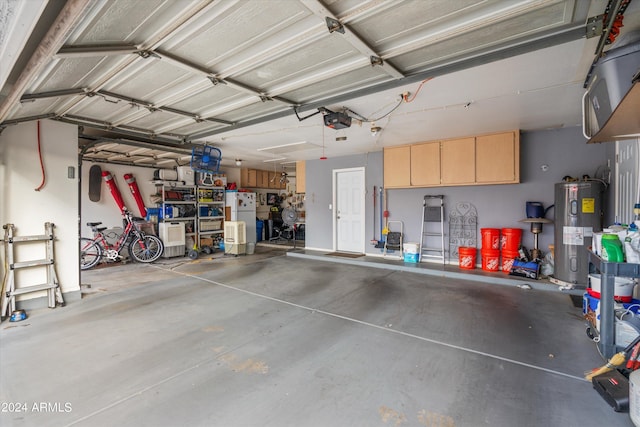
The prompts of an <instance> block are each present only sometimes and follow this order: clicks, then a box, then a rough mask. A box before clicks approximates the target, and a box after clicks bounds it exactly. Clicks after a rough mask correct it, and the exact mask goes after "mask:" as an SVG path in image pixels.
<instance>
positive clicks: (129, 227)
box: [94, 216, 138, 254]
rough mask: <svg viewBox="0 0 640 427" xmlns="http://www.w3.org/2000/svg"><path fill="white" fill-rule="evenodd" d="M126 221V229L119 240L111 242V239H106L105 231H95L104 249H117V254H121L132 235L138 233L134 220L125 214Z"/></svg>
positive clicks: (97, 239) (95, 235)
mask: <svg viewBox="0 0 640 427" xmlns="http://www.w3.org/2000/svg"><path fill="white" fill-rule="evenodd" d="M125 222H126V226H125V228H124V231H123V232H122V234H121V235H120V237H119V238H118V240H116V242H115V243H113V244H110V243H109V241H108V240H107V239H106V237H105V235H104V232H102V231H98V232H97V233H94V238H95V240H96V241H98V242H99V243H100V245H102V248H103V249H105V250H107V251H108V250H115V251H116V253H117V254H120V252H121V251H122V248H124V247H125V246H126V243H127V242H128V241H129V239H130V237H132V235H136V233H138V231H137V230H136V229H135V226H134V225H133V220H131V219H130V218H128V217H127V216H125Z"/></svg>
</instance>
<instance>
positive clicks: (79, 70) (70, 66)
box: [26, 57, 118, 93]
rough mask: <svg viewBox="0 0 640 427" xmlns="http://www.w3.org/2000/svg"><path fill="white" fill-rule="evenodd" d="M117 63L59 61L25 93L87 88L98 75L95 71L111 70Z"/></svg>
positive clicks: (115, 60) (105, 61)
mask: <svg viewBox="0 0 640 427" xmlns="http://www.w3.org/2000/svg"><path fill="white" fill-rule="evenodd" d="M117 63H118V60H117V59H115V58H103V57H94V58H65V59H59V60H58V61H55V62H53V63H52V66H51V67H49V69H48V70H47V72H46V73H43V74H41V75H40V78H39V79H38V80H36V81H35V82H34V84H32V85H31V86H30V87H29V88H28V89H27V92H26V93H38V92H50V91H55V90H63V89H71V88H82V87H89V86H91V84H92V83H94V81H95V79H96V78H97V76H98V75H99V74H98V73H97V71H96V70H97V69H98V67H109V68H111V67H112V66H115V64H117ZM101 69H102V68H101Z"/></svg>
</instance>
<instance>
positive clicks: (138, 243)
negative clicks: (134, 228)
mask: <svg viewBox="0 0 640 427" xmlns="http://www.w3.org/2000/svg"><path fill="white" fill-rule="evenodd" d="M140 237H142V238H140ZM163 250H164V245H163V244H162V240H160V239H159V238H157V237H156V236H150V235H144V236H139V237H134V239H133V240H132V241H131V244H130V245H129V254H130V255H131V258H132V259H134V260H135V261H138V262H153V261H155V260H157V259H158V258H160V255H162V251H163Z"/></svg>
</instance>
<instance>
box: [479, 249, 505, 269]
mask: <svg viewBox="0 0 640 427" xmlns="http://www.w3.org/2000/svg"><path fill="white" fill-rule="evenodd" d="M480 254H481V255H482V269H483V270H485V271H498V270H500V251H499V250H497V249H482V250H481V251H480Z"/></svg>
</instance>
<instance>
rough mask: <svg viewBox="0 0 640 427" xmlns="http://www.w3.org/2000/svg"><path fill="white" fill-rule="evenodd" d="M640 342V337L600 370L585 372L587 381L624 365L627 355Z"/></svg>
mask: <svg viewBox="0 0 640 427" xmlns="http://www.w3.org/2000/svg"><path fill="white" fill-rule="evenodd" d="M639 342H640V336H638V337H636V339H634V340H633V341H632V342H631V344H629V345H628V346H627V347H626V348H625V349H624V350H622V351H621V352H619V353H616V354H614V355H613V356H612V357H611V359H609V361H608V362H607V363H606V364H605V365H604V366H601V367H599V368H596V369H593V370H592V371H587V372H585V376H584V378H585V379H586V380H587V381H591V380H592V379H593V377H596V376H598V375H601V374H604V373H605V372H609V371H612V370H614V369H615V368H617V367H618V366H621V365H622V364H624V362H625V360H626V359H627V353H629V352H630V351H631V350H632V349H633V347H634V346H635V345H636V344H637V343H639Z"/></svg>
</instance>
